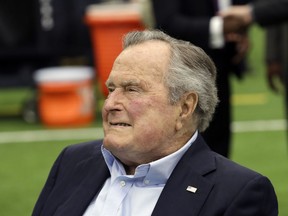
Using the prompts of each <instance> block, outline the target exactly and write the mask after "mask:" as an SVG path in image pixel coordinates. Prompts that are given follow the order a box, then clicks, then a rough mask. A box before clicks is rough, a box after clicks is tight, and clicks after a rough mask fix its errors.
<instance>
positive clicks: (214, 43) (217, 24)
mask: <svg viewBox="0 0 288 216" xmlns="http://www.w3.org/2000/svg"><path fill="white" fill-rule="evenodd" d="M209 32H210V47H211V48H214V49H217V48H222V47H224V45H225V40H224V35H223V18H222V17H220V16H214V17H212V18H211V19H210V24H209Z"/></svg>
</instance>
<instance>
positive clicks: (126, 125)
mask: <svg viewBox="0 0 288 216" xmlns="http://www.w3.org/2000/svg"><path fill="white" fill-rule="evenodd" d="M109 124H110V125H111V126H121V127H131V125H130V124H127V123H111V122H110V123H109Z"/></svg>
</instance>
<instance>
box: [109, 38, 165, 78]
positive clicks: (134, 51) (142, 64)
mask: <svg viewBox="0 0 288 216" xmlns="http://www.w3.org/2000/svg"><path fill="white" fill-rule="evenodd" d="M169 60H170V47H169V45H168V44H167V43H166V42H163V41H156V40H153V41H146V42H143V43H141V44H137V45H132V46H130V47H128V48H126V49H125V50H123V51H122V52H121V53H120V55H119V56H118V57H117V58H116V60H115V62H114V64H113V68H112V71H111V73H110V77H113V76H114V75H115V74H117V75H119V74H121V75H122V76H129V75H130V76H135V77H137V76H152V77H154V78H163V75H164V73H165V72H166V71H167V70H168V64H169Z"/></svg>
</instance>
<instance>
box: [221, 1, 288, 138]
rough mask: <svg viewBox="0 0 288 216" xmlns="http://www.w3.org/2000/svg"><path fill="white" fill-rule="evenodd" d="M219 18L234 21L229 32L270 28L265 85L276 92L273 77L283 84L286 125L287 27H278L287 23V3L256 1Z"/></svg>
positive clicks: (287, 116) (287, 106)
mask: <svg viewBox="0 0 288 216" xmlns="http://www.w3.org/2000/svg"><path fill="white" fill-rule="evenodd" d="M220 15H221V16H222V17H223V18H224V20H229V21H230V22H231V20H233V22H234V25H233V26H231V28H229V31H230V32H239V31H242V30H243V29H246V28H247V27H249V25H251V24H253V23H257V24H259V25H261V26H262V27H266V28H268V27H269V28H268V29H266V30H267V52H266V54H267V76H268V82H269V85H270V87H271V88H272V90H277V89H276V86H275V85H274V78H275V77H276V76H277V77H278V78H280V80H281V82H282V83H284V91H285V103H286V120H287V123H286V124H287V125H288V105H287V104H288V66H287V64H288V54H287V53H288V29H287V24H283V25H282V26H280V25H279V24H281V23H283V22H288V0H266V1H255V2H253V3H251V4H250V5H243V6H234V7H230V8H228V9H227V10H224V11H221V12H220ZM277 25H278V26H277ZM271 26H272V27H271ZM287 129H288V127H287ZM287 138H288V137H287Z"/></svg>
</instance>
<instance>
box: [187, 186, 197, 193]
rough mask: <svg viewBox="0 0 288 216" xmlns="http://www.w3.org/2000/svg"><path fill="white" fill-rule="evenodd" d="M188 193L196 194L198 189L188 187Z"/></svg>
mask: <svg viewBox="0 0 288 216" xmlns="http://www.w3.org/2000/svg"><path fill="white" fill-rule="evenodd" d="M186 190H187V191H189V192H191V193H196V191H197V188H196V187H193V186H188V187H187V188H186Z"/></svg>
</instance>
